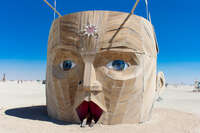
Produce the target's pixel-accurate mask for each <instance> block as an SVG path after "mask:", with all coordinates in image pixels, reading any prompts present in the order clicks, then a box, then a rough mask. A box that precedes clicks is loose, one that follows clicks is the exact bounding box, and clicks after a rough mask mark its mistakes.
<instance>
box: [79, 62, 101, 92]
mask: <svg viewBox="0 0 200 133" xmlns="http://www.w3.org/2000/svg"><path fill="white" fill-rule="evenodd" d="M83 89H84V90H85V91H102V87H101V83H100V82H99V81H97V80H96V73H95V69H94V66H93V64H92V63H88V62H87V63H85V68H84V75H83Z"/></svg>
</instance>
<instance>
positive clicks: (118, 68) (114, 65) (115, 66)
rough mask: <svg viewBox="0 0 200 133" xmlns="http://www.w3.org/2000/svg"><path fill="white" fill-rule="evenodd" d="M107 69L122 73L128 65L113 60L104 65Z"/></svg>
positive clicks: (121, 61)
mask: <svg viewBox="0 0 200 133" xmlns="http://www.w3.org/2000/svg"><path fill="white" fill-rule="evenodd" d="M106 66H107V67H108V68H109V69H113V70H115V71H124V70H126V69H127V68H128V67H129V64H128V63H127V62H125V61H123V60H113V61H111V62H109V63H108V64H107V65H106Z"/></svg>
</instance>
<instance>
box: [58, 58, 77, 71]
mask: <svg viewBox="0 0 200 133" xmlns="http://www.w3.org/2000/svg"><path fill="white" fill-rule="evenodd" d="M75 66H76V64H75V63H74V62H73V61H71V60H65V61H63V62H62V63H61V64H60V67H61V68H62V69H63V70H64V71H68V70H70V69H72V68H73V67H75Z"/></svg>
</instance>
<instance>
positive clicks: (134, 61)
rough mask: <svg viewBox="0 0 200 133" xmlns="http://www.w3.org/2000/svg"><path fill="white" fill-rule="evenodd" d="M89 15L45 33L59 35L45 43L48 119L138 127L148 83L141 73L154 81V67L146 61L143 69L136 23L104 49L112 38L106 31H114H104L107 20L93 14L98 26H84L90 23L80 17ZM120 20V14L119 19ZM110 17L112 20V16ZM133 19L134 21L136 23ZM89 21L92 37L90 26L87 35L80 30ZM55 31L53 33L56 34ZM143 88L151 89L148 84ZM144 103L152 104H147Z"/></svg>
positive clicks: (71, 18)
mask: <svg viewBox="0 0 200 133" xmlns="http://www.w3.org/2000/svg"><path fill="white" fill-rule="evenodd" d="M92 14H93V13H91V12H86V13H85V14H84V13H82V15H83V17H82V18H79V17H78V16H79V15H80V14H75V15H72V16H70V15H69V16H66V17H63V18H62V19H60V20H57V22H55V23H54V26H53V28H52V31H51V33H52V32H59V35H60V36H58V38H59V39H56V35H57V34H56V35H54V33H52V34H50V39H49V47H48V61H47V107H48V113H49V114H50V115H51V116H53V117H56V118H58V119H61V120H66V121H71V122H72V121H75V122H77V121H82V120H83V119H84V118H86V117H88V116H89V117H92V119H94V120H95V122H102V123H104V124H115V123H135V122H140V121H141V116H142V115H141V113H142V112H144V110H143V109H144V108H145V107H143V105H144V104H143V103H144V97H143V95H144V91H145V90H144V86H145V85H146V84H145V83H144V80H145V79H148V77H144V72H147V73H149V72H150V73H151V72H153V75H152V74H150V75H149V77H150V78H151V77H153V78H151V79H155V75H154V72H155V69H156V67H155V62H156V61H155V60H154V59H151V58H150V59H148V60H149V62H150V64H149V66H150V67H149V68H148V67H146V68H145V67H144V65H145V58H146V55H145V49H143V47H142V39H141V38H140V37H141V35H140V32H141V30H140V29H139V28H137V27H138V26H137V25H139V24H140V23H139V24H135V26H136V28H135V29H130V28H125V29H122V31H120V32H119V35H117V36H116V38H115V39H114V41H113V43H112V44H109V43H108V41H109V38H111V36H112V35H113V33H115V32H116V30H112V31H110V30H111V29H112V28H115V27H116V25H114V27H112V25H111V24H108V26H107V27H104V26H105V25H104V24H105V22H107V23H108V22H109V21H107V20H104V19H105V18H109V17H108V16H109V12H106V13H101V12H100V13H98V12H97V15H96V16H95V17H97V16H99V17H100V18H102V22H101V23H99V22H98V21H94V20H93V21H92V20H90V19H91V18H92V17H84V15H85V16H88V15H89V16H90V15H92ZM106 15H107V17H106ZM120 15H121V16H126V14H123V13H122V14H120V13H119V16H120ZM111 16H112V15H111ZM113 17H114V18H115V17H116V18H118V17H117V16H116V15H113ZM97 18H98V17H97ZM76 19H77V20H76ZM82 19H83V20H84V19H86V20H87V19H88V20H87V21H85V22H86V23H80V24H79V25H76V24H77V23H76V22H79V21H80V20H82ZM133 19H135V20H136V22H138V21H139V19H138V18H133ZM83 20H82V21H83ZM58 21H59V22H58ZM90 21H92V23H93V25H95V28H97V29H98V30H97V31H95V32H94V27H93V26H91V27H92V28H91V29H86V30H83V29H84V27H85V25H87V23H88V22H90ZM104 21H105V22H104ZM120 21H121V20H120ZM73 23H74V24H75V25H73ZM70 24H71V25H70ZM56 25H59V26H58V27H59V28H56V27H57V26H56ZM109 25H110V27H109ZM129 25H130V24H129V23H128V26H129ZM70 26H71V27H70ZM139 26H140V25H139ZM100 28H102V29H100ZM58 29H59V31H56V30H58ZM79 31H84V32H79ZM85 31H87V32H89V33H85ZM93 32H94V34H92V33H93ZM88 34H89V35H88ZM125 35H127V37H126V36H125ZM51 36H53V37H51ZM134 37H135V38H134ZM52 38H53V39H52ZM147 62H148V61H147ZM151 64H152V65H151ZM151 66H152V67H151ZM147 75H148V74H147ZM151 82H155V81H154V80H151ZM147 85H148V84H147ZM149 87H150V88H155V86H154V84H153V85H151V86H149ZM152 93H154V91H149V92H148V94H146V96H147V97H149V95H151V94H152ZM152 95H154V94H152ZM149 101H151V103H150V104H152V102H153V101H152V99H151V98H150V100H149Z"/></svg>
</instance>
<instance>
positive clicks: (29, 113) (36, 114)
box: [5, 106, 76, 125]
mask: <svg viewBox="0 0 200 133" xmlns="http://www.w3.org/2000/svg"><path fill="white" fill-rule="evenodd" d="M5 114H6V115H9V116H14V117H18V118H23V119H31V120H40V121H47V122H53V123H55V124H59V125H73V124H76V123H69V122H64V121H59V120H55V119H52V118H50V117H49V116H48V113H47V107H46V106H31V107H23V108H14V109H8V110H6V111H5Z"/></svg>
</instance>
